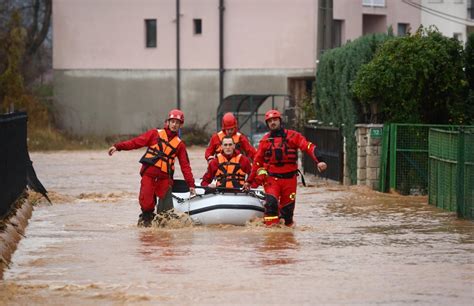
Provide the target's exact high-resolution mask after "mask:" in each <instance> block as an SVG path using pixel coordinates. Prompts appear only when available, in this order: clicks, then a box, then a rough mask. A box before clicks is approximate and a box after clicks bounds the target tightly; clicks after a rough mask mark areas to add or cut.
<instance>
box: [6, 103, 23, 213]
mask: <svg viewBox="0 0 474 306" xmlns="http://www.w3.org/2000/svg"><path fill="white" fill-rule="evenodd" d="M27 120H28V118H27V115H26V113H24V112H20V113H12V114H6V115H0V218H2V217H4V216H5V215H6V214H7V213H8V212H9V211H10V207H11V205H12V204H13V203H14V202H15V201H16V200H17V199H18V197H19V196H20V195H21V193H22V192H23V191H24V190H25V188H26V168H27V163H26V161H27V160H29V158H28V150H27V144H26V137H27Z"/></svg>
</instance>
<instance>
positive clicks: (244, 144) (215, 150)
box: [204, 113, 257, 163]
mask: <svg viewBox="0 0 474 306" xmlns="http://www.w3.org/2000/svg"><path fill="white" fill-rule="evenodd" d="M224 136H230V137H232V138H233V140H234V143H235V147H236V149H237V150H238V151H241V152H242V153H243V154H244V155H246V156H247V157H248V158H250V159H253V157H254V156H255V153H256V152H257V150H255V148H254V147H253V146H252V145H251V144H250V142H249V140H248V138H247V137H246V136H245V135H244V134H242V133H240V132H239V131H238V130H237V119H236V118H235V117H234V115H233V114H232V113H225V114H224V116H223V117H222V131H219V132H217V133H214V134H213V135H212V137H211V140H210V141H209V145H208V147H207V149H206V152H205V153H204V157H205V158H206V160H207V162H208V163H209V162H210V161H211V160H212V159H214V158H215V157H216V156H217V154H219V153H220V152H221V151H222V147H221V143H222V139H223V138H224Z"/></svg>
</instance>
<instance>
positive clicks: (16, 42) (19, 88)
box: [0, 11, 26, 110]
mask: <svg viewBox="0 0 474 306" xmlns="http://www.w3.org/2000/svg"><path fill="white" fill-rule="evenodd" d="M8 28H9V29H10V32H9V33H8V34H7V35H6V36H5V37H4V38H3V39H2V43H3V44H4V48H5V54H6V61H5V62H6V63H5V65H6V67H5V70H4V71H3V73H1V74H0V101H2V102H3V103H1V104H2V106H3V107H2V108H3V109H4V110H8V109H9V108H10V106H11V105H14V106H15V105H16V108H18V107H20V106H22V105H21V104H23V103H22V100H23V99H22V97H23V95H24V86H23V77H22V75H21V73H20V65H21V59H22V57H23V54H24V51H25V44H24V41H25V36H26V33H25V30H24V29H23V28H22V27H21V17H20V13H19V12H18V11H15V12H13V14H12V18H11V21H10V23H9V27H8Z"/></svg>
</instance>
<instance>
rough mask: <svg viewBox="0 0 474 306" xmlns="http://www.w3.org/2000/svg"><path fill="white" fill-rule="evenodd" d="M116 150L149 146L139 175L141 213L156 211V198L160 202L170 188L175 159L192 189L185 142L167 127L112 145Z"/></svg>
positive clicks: (192, 184) (191, 175) (191, 176)
mask: <svg viewBox="0 0 474 306" xmlns="http://www.w3.org/2000/svg"><path fill="white" fill-rule="evenodd" d="M114 146H115V148H117V150H118V151H122V150H124V151H127V150H133V149H138V148H142V147H148V148H147V151H146V153H145V155H144V156H143V157H142V158H141V159H140V162H141V163H142V168H141V170H140V174H141V176H142V179H141V182H140V195H139V203H140V206H141V208H142V211H143V212H152V211H153V210H154V209H155V205H156V197H158V198H160V199H163V198H164V196H165V195H166V192H167V191H168V190H169V188H171V186H172V185H173V174H174V160H175V158H176V157H177V158H178V160H179V165H180V167H181V172H182V173H183V176H184V180H185V181H186V183H187V184H188V186H189V187H195V185H194V178H193V174H192V172H191V166H190V164H189V158H188V153H187V151H186V146H185V144H184V142H182V141H181V139H180V138H179V137H178V135H177V133H174V132H172V131H171V130H170V129H168V128H164V129H162V130H157V129H153V130H149V131H148V132H146V133H144V134H142V135H140V136H138V137H136V138H133V139H130V140H127V141H123V142H120V143H117V144H115V145H114Z"/></svg>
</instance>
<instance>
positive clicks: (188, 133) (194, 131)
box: [181, 123, 211, 146]
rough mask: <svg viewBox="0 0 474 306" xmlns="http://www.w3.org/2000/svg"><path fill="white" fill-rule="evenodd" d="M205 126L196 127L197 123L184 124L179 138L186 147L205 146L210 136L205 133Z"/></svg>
mask: <svg viewBox="0 0 474 306" xmlns="http://www.w3.org/2000/svg"><path fill="white" fill-rule="evenodd" d="M206 129H207V124H205V125H198V124H197V123H192V124H186V125H185V126H184V127H183V129H182V133H181V138H182V139H183V141H184V142H185V143H186V145H187V146H191V145H207V144H208V143H209V139H211V135H210V134H209V133H208V132H207V131H206Z"/></svg>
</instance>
